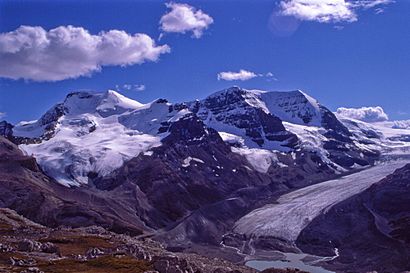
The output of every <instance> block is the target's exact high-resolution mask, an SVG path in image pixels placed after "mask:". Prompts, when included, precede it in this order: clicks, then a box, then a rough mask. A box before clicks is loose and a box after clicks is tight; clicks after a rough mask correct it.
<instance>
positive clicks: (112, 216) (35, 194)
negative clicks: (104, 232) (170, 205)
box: [0, 137, 145, 234]
mask: <svg viewBox="0 0 410 273" xmlns="http://www.w3.org/2000/svg"><path fill="white" fill-rule="evenodd" d="M0 207H6V208H11V209H14V210H16V211H17V212H18V213H19V214H21V215H24V216H26V217H27V218H29V219H31V220H33V221H35V222H38V223H41V224H44V225H47V226H51V227H57V226H61V225H63V226H73V227H78V226H88V225H101V226H104V227H106V228H108V229H112V230H115V231H118V232H121V231H128V232H131V233H135V234H138V233H141V232H142V230H143V229H145V227H144V224H143V223H142V222H141V221H140V219H139V218H138V217H137V216H135V214H134V215H133V214H132V213H130V212H129V211H127V210H126V209H124V207H123V206H121V205H119V204H118V202H117V201H116V200H115V199H113V198H112V196H109V195H98V193H95V192H91V191H90V190H88V189H75V190H73V189H69V188H66V187H64V186H61V185H59V184H58V183H56V181H54V180H53V178H50V177H48V176H47V175H46V174H44V172H43V171H42V170H41V169H40V167H39V166H38V165H37V163H36V160H35V159H34V158H33V157H29V156H26V155H24V154H23V153H22V152H21V151H20V150H19V149H18V148H17V146H16V145H15V144H13V143H11V142H10V141H8V140H6V139H4V138H3V137H0Z"/></svg>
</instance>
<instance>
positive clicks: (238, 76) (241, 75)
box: [217, 69, 278, 81]
mask: <svg viewBox="0 0 410 273" xmlns="http://www.w3.org/2000/svg"><path fill="white" fill-rule="evenodd" d="M256 77H265V78H266V80H267V81H272V80H273V81H277V80H278V79H277V78H276V77H275V75H273V73H272V72H268V73H266V74H261V73H258V74H257V73H255V72H252V71H248V70H244V69H241V70H239V72H232V71H226V72H220V73H218V75H217V78H218V80H225V81H247V80H250V79H253V78H256Z"/></svg>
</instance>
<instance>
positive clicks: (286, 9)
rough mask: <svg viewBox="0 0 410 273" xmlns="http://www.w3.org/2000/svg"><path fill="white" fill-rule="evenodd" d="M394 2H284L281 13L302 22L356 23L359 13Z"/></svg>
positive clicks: (354, 0)
mask: <svg viewBox="0 0 410 273" xmlns="http://www.w3.org/2000/svg"><path fill="white" fill-rule="evenodd" d="M392 2H393V0H350V1H349V0H282V1H281V2H280V3H279V9H280V11H279V13H280V14H281V15H285V16H293V17H295V18H297V19H299V20H302V21H317V22H320V23H331V22H333V23H334V22H354V21H357V20H358V15H357V11H358V10H360V9H370V8H375V7H378V6H380V5H386V4H390V3H392Z"/></svg>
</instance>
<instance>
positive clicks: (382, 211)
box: [297, 165, 410, 272]
mask: <svg viewBox="0 0 410 273" xmlns="http://www.w3.org/2000/svg"><path fill="white" fill-rule="evenodd" d="M409 231H410V165H407V166H405V167H404V168H402V169H399V170H397V171H396V172H394V173H393V174H392V175H389V176H388V177H386V178H385V179H383V180H382V181H380V182H378V183H376V184H374V185H372V186H371V187H370V188H369V189H367V190H366V191H364V192H362V193H360V194H358V195H355V196H353V197H351V198H349V199H347V200H345V201H343V202H341V203H339V204H337V205H336V206H334V207H332V208H331V209H330V210H329V211H328V212H327V213H325V214H323V215H321V216H319V217H317V218H316V219H315V220H313V221H312V222H311V223H310V224H309V225H308V226H307V227H306V228H305V229H304V230H303V231H302V232H301V234H300V235H299V238H298V240H297V245H298V247H299V248H300V249H302V250H303V251H304V252H308V253H312V254H318V255H322V256H333V255H334V249H335V248H337V249H338V253H339V255H340V256H339V257H337V258H336V259H334V260H333V261H332V262H330V267H332V268H334V269H337V270H341V271H344V270H347V269H349V268H355V272H368V271H373V270H376V271H378V272H403V271H406V270H410V262H409V260H408V257H409V255H410V232H409Z"/></svg>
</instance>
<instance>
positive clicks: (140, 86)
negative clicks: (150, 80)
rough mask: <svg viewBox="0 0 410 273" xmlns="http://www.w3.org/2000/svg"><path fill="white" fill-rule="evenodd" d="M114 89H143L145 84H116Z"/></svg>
mask: <svg viewBox="0 0 410 273" xmlns="http://www.w3.org/2000/svg"><path fill="white" fill-rule="evenodd" d="M115 89H116V90H117V91H121V90H126V91H144V90H145V85H144V84H129V83H126V84H123V85H122V86H120V85H118V84H117V85H116V86H115Z"/></svg>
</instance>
